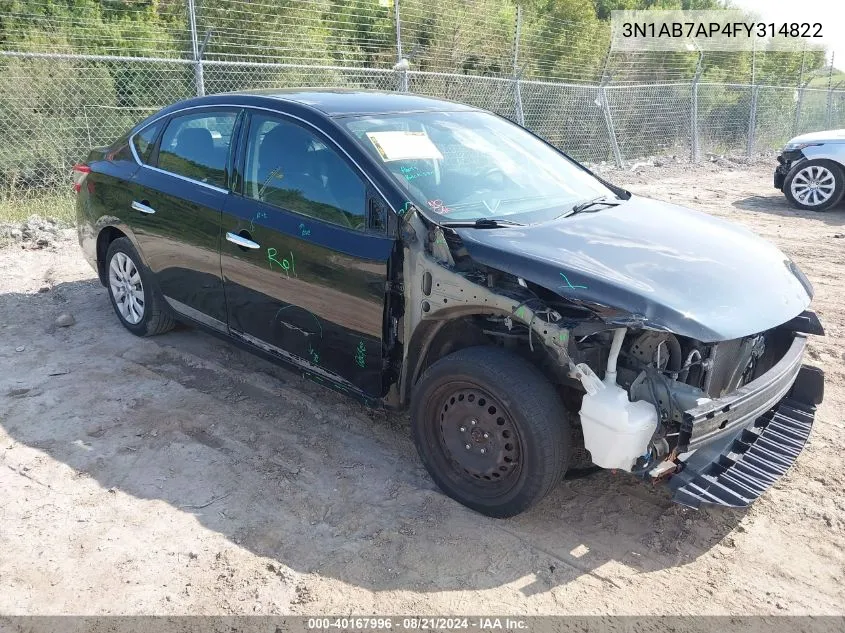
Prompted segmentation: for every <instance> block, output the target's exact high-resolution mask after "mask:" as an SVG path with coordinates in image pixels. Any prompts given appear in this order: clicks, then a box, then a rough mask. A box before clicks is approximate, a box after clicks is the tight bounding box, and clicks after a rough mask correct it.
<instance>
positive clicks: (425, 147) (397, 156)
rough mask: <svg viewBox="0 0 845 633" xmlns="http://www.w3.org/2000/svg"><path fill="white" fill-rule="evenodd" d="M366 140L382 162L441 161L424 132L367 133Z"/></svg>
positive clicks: (435, 148)
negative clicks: (421, 159) (433, 159)
mask: <svg viewBox="0 0 845 633" xmlns="http://www.w3.org/2000/svg"><path fill="white" fill-rule="evenodd" d="M367 138H369V139H370V142H371V143H372V144H373V146H374V147H375V148H376V150H378V153H379V156H381V159H382V160H383V161H384V162H386V163H387V162H390V161H392V160H413V159H417V158H437V159H441V160H442V159H443V154H441V153H440V150H438V149H437V147H435V145H434V143H432V142H431V139H430V138H428V134H426V133H425V132H405V131H401V130H400V131H397V132H367Z"/></svg>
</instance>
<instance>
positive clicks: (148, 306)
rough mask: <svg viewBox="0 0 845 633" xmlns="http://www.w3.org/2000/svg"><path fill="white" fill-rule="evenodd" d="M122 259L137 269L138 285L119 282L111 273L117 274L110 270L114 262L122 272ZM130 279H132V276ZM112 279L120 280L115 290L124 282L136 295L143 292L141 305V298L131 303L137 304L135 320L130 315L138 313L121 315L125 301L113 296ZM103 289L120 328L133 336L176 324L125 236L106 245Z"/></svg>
mask: <svg viewBox="0 0 845 633" xmlns="http://www.w3.org/2000/svg"><path fill="white" fill-rule="evenodd" d="M124 258H128V260H129V261H130V262H131V264H132V266H134V269H135V271H137V274H138V277H139V278H140V288H139V287H138V284H132V283H131V281H130V280H128V279H127V280H126V281H125V282H123V281H121V280H120V279H119V278H118V277H115V276H113V274H119V273H116V271H113V269H112V264H113V263H114V265H116V266H118V268H119V269H121V271H122V270H123V269H124V268H122V267H121V263H124V264H125V262H126V260H125V259H124ZM132 278H134V275H133V276H132ZM116 280H117V281H119V282H120V283H118V284H117V287H118V289H119V290H120V289H121V286H122V285H126V286H127V287H131V288H132V289H134V290H135V291H136V292H137V293H138V294H142V295H143V300H142V302H143V305H140V304H141V301H137V302H136V304H135V305H136V306H140V315H139V316H140V318H139V319H138V320H137V321H134V318H135V317H136V316H137V315H138V313H137V312H135V311H132V310H130V311H129V314H128V316H127V315H125V314H124V311H123V309H122V307H121V306H125V303H124V302H123V301H122V300H121V301H120V302H119V301H118V298H116V297H115V292H116V291H115V283H114V282H115V281H116ZM106 289H107V290H108V293H109V299H111V305H112V308H114V313H115V314H116V315H117V318H118V319H119V320H120V322H121V324H122V325H123V327H125V328H126V329H127V330H129V331H130V332H132V334H134V335H136V336H154V335H156V334H164V333H165V332H167V331H168V330H171V329H173V326H174V325H175V324H176V321H175V320H174V318H173V315H172V313H171V312H170V309H169V308H168V307H167V304H166V303H165V301H164V299H163V298H162V296H161V294H160V293H159V292H158V291H157V290H156V287H155V285H154V283H153V279H152V275H151V274H150V272H149V271H148V270H147V268H146V267H145V266H144V265H143V264H142V263H141V258H140V257H139V256H138V251H136V250H135V247H134V246H133V245H132V242H131V241H129V239H128V238H126V237H119V238H117V239H116V240H114V241H112V243H111V244H109V248H108V251H107V252H106ZM124 294H125V293H122V294H121V295H120V296H121V297H123V296H124ZM119 303H120V305H119Z"/></svg>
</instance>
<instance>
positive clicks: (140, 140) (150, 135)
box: [132, 121, 161, 163]
mask: <svg viewBox="0 0 845 633" xmlns="http://www.w3.org/2000/svg"><path fill="white" fill-rule="evenodd" d="M160 129H161V122H160V121H157V122H155V123H153V124H152V125H148V126H147V127H145V128H144V129H143V130H141V131H140V132H137V133H136V134H135V136H133V137H132V145H133V147H134V148H135V153H136V154H137V155H138V158H139V160H140V161H141V162H142V163H148V162H149V160H150V154H151V153H152V151H153V143H154V142H155V139H156V136H158V132H159V130H160Z"/></svg>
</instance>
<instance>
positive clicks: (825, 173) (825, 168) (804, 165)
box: [783, 160, 845, 211]
mask: <svg viewBox="0 0 845 633" xmlns="http://www.w3.org/2000/svg"><path fill="white" fill-rule="evenodd" d="M814 173H815V174H820V175H821V180H817V182H820V185H817V186H821V187H824V185H825V184H828V181H829V179H830V178H832V179H833V183H832V186H833V191H832V192H831V195H830V197H829V198H826V199H825V200H824V201H823V202H818V203H816V204H807V203H806V202H802V201H801V200H800V199H799V197H798V196H796V193H798V194H800V193H801V189H804V190H805V191H808V188H807V187H804V186H803V183H804V182H811V181H812V180H814V178H813V174H814ZM796 178H798V180H797V181H796ZM825 178H827V179H828V181H825V180H824V179H825ZM793 182H794V183H795V185H796V186H795V189H796V190H797V191H793ZM783 193H784V195H785V196H786V199H787V200H788V201H789V204H791V205H792V206H793V207H797V208H799V209H805V210H807V211H827V210H828V209H830V208H831V207H833V206H835V205H837V204H839V201H840V200H842V195H843V194H845V171H843V169H842V166H841V165H839V164H837V163H834V162H833V161H830V160H808V161H802V162H800V163H798V164H797V165H795V166H794V167H793V168H792V169H790V170H789V173H788V174H787V175H786V179H785V180H784V181H783ZM808 193H809V191H808ZM822 195H827V189H821V190H820V191H819V193H818V194H811V195H810V199H819V198H821V197H822ZM805 200H807V198H805Z"/></svg>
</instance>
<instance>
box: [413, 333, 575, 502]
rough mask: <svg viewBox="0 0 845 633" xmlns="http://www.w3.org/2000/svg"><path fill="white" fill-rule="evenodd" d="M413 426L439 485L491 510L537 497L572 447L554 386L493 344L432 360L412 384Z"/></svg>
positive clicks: (558, 475) (551, 482)
mask: <svg viewBox="0 0 845 633" xmlns="http://www.w3.org/2000/svg"><path fill="white" fill-rule="evenodd" d="M411 429H412V433H413V437H414V442H415V444H416V446H417V450H418V452H419V454H420V458H421V459H422V461H423V464H424V465H425V467H426V469H427V470H428V472H429V474H430V475H431V477H432V479H434V481H435V482H436V483H437V485H438V486H440V488H441V489H442V490H443V491H444V492H445V493H446V494H447V495H449V496H450V497H452V498H453V499H455V500H456V501H459V502H460V503H462V504H464V505H466V506H468V507H470V508H472V509H474V510H477V511H478V512H481V513H483V514H486V515H488V516H493V517H509V516H514V515H516V514H519V513H520V512H522V511H524V510H526V509H528V508H530V507H531V506H533V505H535V504H536V503H538V502H539V501H540V500H541V499H542V498H543V497H545V496H546V495H547V494H548V492H549V491H550V490H551V489H552V487H553V486H554V485H555V484H556V483H557V482H558V481H560V479H561V476H562V474H563V472H564V471H565V470H566V461H567V459H568V456H569V454H570V447H569V443H570V437H571V436H570V430H569V425H568V421H567V414H566V410H565V409H564V408H563V405H562V404H561V402H560V399H559V398H558V396H557V394H556V393H555V389H554V387H553V386H552V385H551V383H549V382H548V381H547V380H546V378H545V377H544V376H543V374H542V373H540V371H539V370H537V368H536V367H534V366H533V365H531V364H530V363H529V362H527V361H525V360H523V359H522V358H520V357H518V356H515V355H513V354H511V353H509V352H506V351H504V350H502V349H499V348H495V347H470V348H466V349H462V350H460V351H458V352H455V353H454V354H450V355H448V356H446V357H444V358H442V359H440V360H439V361H437V362H436V363H435V364H434V365H432V366H431V367H430V368H429V369H428V370H427V371H426V372H425V374H424V375H423V377H422V379H421V380H420V382H419V384H418V385H417V386H416V389H415V390H414V395H413V399H412V403H411Z"/></svg>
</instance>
